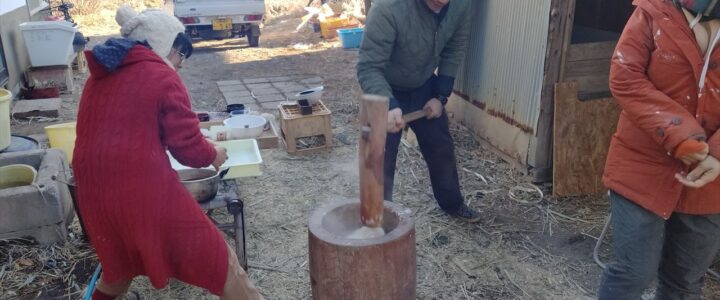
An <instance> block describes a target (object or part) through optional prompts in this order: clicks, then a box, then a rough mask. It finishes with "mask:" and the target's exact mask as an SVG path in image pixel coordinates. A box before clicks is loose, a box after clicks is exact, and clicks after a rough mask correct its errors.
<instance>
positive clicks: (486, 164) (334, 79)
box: [0, 18, 720, 299]
mask: <svg viewBox="0 0 720 300" xmlns="http://www.w3.org/2000/svg"><path fill="white" fill-rule="evenodd" d="M298 22H299V20H297V19H285V20H283V19H282V18H280V19H276V20H275V22H274V24H269V25H267V26H266V27H265V28H264V29H263V36H262V37H261V43H262V47H261V48H248V47H247V46H246V45H247V44H246V41H245V40H244V39H239V40H224V41H203V42H199V43H198V44H197V45H196V47H197V48H196V49H197V50H196V52H195V54H193V56H192V57H191V58H190V59H189V60H187V61H186V62H185V65H184V68H183V69H182V70H181V71H180V73H181V75H182V77H183V79H184V81H185V83H186V84H187V86H188V88H189V91H190V93H191V95H192V98H193V105H194V108H195V109H196V110H222V109H224V107H225V101H224V99H223V96H222V94H221V93H220V91H219V89H218V87H217V85H216V84H215V82H217V81H223V80H233V79H241V78H254V77H268V76H287V75H308V76H309V77H315V76H320V77H322V78H323V79H324V86H325V89H326V90H325V94H324V97H323V98H324V102H325V103H326V105H327V106H328V107H329V109H330V110H332V112H333V115H332V130H333V134H334V137H335V138H334V141H333V144H334V148H333V150H332V151H331V152H329V153H324V154H318V155H314V156H300V157H297V156H290V155H288V154H287V153H286V152H285V150H284V149H276V150H265V151H263V152H262V156H263V160H264V163H263V166H262V170H263V175H262V176H259V177H256V178H251V179H242V180H238V186H239V187H240V190H239V195H240V196H241V198H242V199H243V200H244V201H245V207H246V215H245V219H246V226H247V232H246V239H247V255H248V261H249V265H250V270H249V274H250V278H251V279H252V281H253V282H255V284H256V285H257V287H258V288H259V290H260V291H261V293H262V294H263V295H264V296H265V297H266V298H267V299H309V298H311V296H310V279H309V276H308V275H309V273H308V245H307V222H308V217H309V215H310V213H311V212H312V211H313V209H315V208H316V207H318V206H319V205H320V204H322V203H326V202H328V201H332V200H334V199H337V198H339V197H345V198H354V199H357V198H358V172H357V158H356V149H357V139H358V131H357V128H356V127H357V126H356V125H357V124H356V118H357V114H358V103H357V99H358V96H359V94H360V90H359V86H358V84H357V81H356V78H355V71H354V66H355V63H356V61H357V52H356V51H346V50H343V49H342V48H340V47H339V42H337V41H323V40H321V39H320V38H319V37H318V34H315V33H310V32H304V33H300V34H297V33H293V32H292V31H293V29H294V28H295V26H297V24H298ZM105 38H107V36H93V37H92V41H93V43H98V42H101V41H102V40H104V39H105ZM83 78H84V76H79V77H78V78H77V80H76V82H78V83H81V82H82V81H83V80H84V79H83ZM81 88H82V84H78V86H77V92H76V93H75V95H74V97H70V98H67V99H66V100H65V101H64V104H63V112H62V114H61V119H60V120H56V121H57V122H61V121H68V120H73V119H74V118H75V115H76V112H75V108H76V106H77V97H78V95H79V94H80V91H81ZM48 124H51V123H37V122H33V123H31V124H28V122H16V123H15V124H14V125H13V132H14V133H17V134H42V127H43V126H47V125H48ZM452 134H453V136H454V138H455V142H456V153H457V156H458V169H459V172H460V178H461V184H462V189H463V192H464V194H465V197H466V201H467V203H468V205H470V206H472V207H474V208H476V209H478V210H479V211H480V212H481V213H482V214H483V215H484V216H485V218H484V219H483V221H482V222H480V223H479V224H473V225H470V224H466V223H463V222H461V221H458V220H456V219H453V218H451V217H449V216H448V215H446V214H444V213H443V212H442V211H441V210H440V208H439V207H438V206H437V204H436V202H435V200H434V199H433V197H432V191H431V189H430V183H429V178H428V174H427V171H426V167H425V165H424V162H423V160H422V157H421V155H420V154H419V150H418V149H416V148H414V147H409V146H403V149H402V151H400V154H399V155H400V157H399V162H398V166H399V167H398V174H397V178H396V188H395V190H396V196H395V199H396V201H397V202H399V203H401V204H402V205H405V206H407V207H409V208H410V209H412V211H413V213H414V216H415V226H416V232H417V236H416V241H417V298H418V299H592V298H593V297H594V295H595V293H596V290H597V286H598V281H599V275H600V272H601V269H600V268H599V267H598V266H597V265H596V264H595V263H594V262H593V259H592V249H593V247H594V245H595V243H596V239H597V237H598V236H599V234H600V231H601V229H602V227H603V224H604V222H605V217H606V215H607V208H608V207H607V200H606V198H605V197H601V196H599V197H584V198H570V199H556V198H553V197H551V196H548V194H549V193H550V191H549V188H548V187H547V186H541V187H540V188H541V190H542V191H543V193H544V197H543V198H542V199H540V198H539V197H540V195H539V194H538V193H537V192H528V191H529V190H530V189H528V188H530V187H532V186H530V185H528V183H529V182H530V179H531V177H530V176H528V175H526V174H524V172H521V171H520V170H518V169H517V168H514V167H513V166H512V165H511V164H509V163H507V162H505V161H503V160H502V159H501V158H500V156H498V155H496V154H494V152H493V151H492V150H491V149H490V148H489V147H487V146H486V145H485V144H484V143H483V142H481V141H479V140H478V139H477V138H475V137H474V136H473V135H472V134H471V133H470V132H469V131H468V130H467V129H466V128H464V127H462V126H461V125H458V124H453V125H452ZM39 137H41V136H39ZM518 187H520V189H518ZM523 187H524V188H523ZM537 201H540V202H537ZM535 202H536V203H535ZM218 217H219V218H223V216H222V215H220V216H218ZM224 217H225V218H227V216H224ZM72 229H73V232H74V233H73V235H72V237H71V239H70V241H69V242H67V243H66V244H63V245H57V246H53V247H51V248H39V247H37V246H34V245H33V244H32V243H30V242H27V241H13V242H0V298H2V299H12V298H18V297H19V298H40V299H43V298H44V299H61V298H62V299H77V298H80V295H81V291H82V289H84V288H85V287H86V286H87V283H88V281H89V277H90V276H91V275H92V274H91V273H92V270H93V269H94V267H95V265H96V263H97V261H96V258H95V256H94V254H93V252H92V249H91V248H90V247H89V246H88V245H87V244H85V243H83V242H82V241H81V240H80V239H79V238H78V236H79V234H80V231H79V228H78V226H77V224H74V225H73V227H72ZM608 240H609V239H608ZM228 241H231V242H232V240H231V239H228ZM610 253H611V251H610V249H609V246H608V244H607V243H606V244H604V245H603V247H602V251H601V254H602V255H601V257H602V259H603V260H604V261H608V260H609V259H610V258H611V254H610ZM132 289H133V290H136V291H139V292H140V293H141V294H143V295H144V296H145V297H146V298H147V299H214V298H215V297H212V296H209V295H208V294H207V293H206V292H204V291H202V290H200V289H197V288H193V287H190V286H187V285H185V284H183V283H180V282H171V284H170V285H169V286H168V287H167V288H165V289H163V290H159V291H158V290H154V289H152V288H151V287H150V285H149V283H148V281H147V280H146V279H145V278H138V279H137V280H135V282H134V284H133V287H132ZM651 294H652V293H651V292H649V293H648V295H647V297H648V299H650V298H649V297H651ZM705 298H706V299H718V298H720V285H718V283H717V282H716V281H713V280H710V279H709V280H707V284H706V289H705Z"/></svg>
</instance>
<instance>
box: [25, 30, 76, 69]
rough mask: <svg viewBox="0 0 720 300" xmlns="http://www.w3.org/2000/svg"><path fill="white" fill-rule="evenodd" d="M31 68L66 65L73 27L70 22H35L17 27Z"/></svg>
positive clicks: (68, 58)
mask: <svg viewBox="0 0 720 300" xmlns="http://www.w3.org/2000/svg"><path fill="white" fill-rule="evenodd" d="M18 27H19V28H20V31H21V32H22V35H23V38H24V40H25V47H26V48H27V51H28V55H29V56H30V64H31V65H32V66H33V67H43V66H61V65H68V64H69V63H70V59H71V58H72V55H73V45H72V43H73V39H74V38H75V32H76V29H75V27H73V26H72V24H71V23H70V22H61V21H37V22H25V23H22V24H20V25H18Z"/></svg>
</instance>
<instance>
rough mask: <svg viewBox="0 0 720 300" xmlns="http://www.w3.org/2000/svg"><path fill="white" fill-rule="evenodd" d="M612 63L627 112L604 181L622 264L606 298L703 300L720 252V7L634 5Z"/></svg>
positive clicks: (602, 294)
mask: <svg viewBox="0 0 720 300" xmlns="http://www.w3.org/2000/svg"><path fill="white" fill-rule="evenodd" d="M633 3H634V5H636V6H637V8H636V10H635V12H634V13H633V15H632V16H631V18H630V20H629V21H628V23H627V25H626V27H625V30H624V31H623V33H622V36H621V37H620V40H619V42H618V45H617V48H616V49H615V53H614V54H613V57H612V65H611V70H610V89H611V90H612V93H613V96H614V97H615V99H616V100H617V102H618V103H619V104H620V106H621V108H622V110H623V111H622V114H621V115H620V120H619V121H618V126H617V132H616V133H615V135H614V136H613V139H612V143H611V145H610V150H609V153H608V159H607V163H606V165H605V174H604V177H603V182H604V183H605V185H606V186H607V187H608V188H609V189H610V201H611V212H612V225H613V242H614V251H615V261H613V262H612V263H611V264H609V265H608V266H607V268H606V269H605V271H604V273H603V276H602V281H601V284H600V291H599V298H600V299H613V300H617V299H640V298H641V295H642V294H643V292H644V291H645V289H646V288H647V287H648V286H649V285H650V283H651V282H652V281H653V280H654V279H655V278H657V279H658V290H657V292H656V296H657V299H700V297H701V295H702V287H703V277H704V274H705V272H706V270H707V268H708V267H709V266H710V265H711V264H712V262H713V259H714V258H715V255H716V254H717V253H718V250H719V249H720V238H718V236H720V181H718V180H717V177H718V174H720V161H718V158H720V131H718V129H720V69H718V64H720V49H718V48H720V47H718V46H717V44H718V41H720V18H718V17H720V6H719V5H718V4H717V1H710V0H674V1H671V0H636V1H634V2H633Z"/></svg>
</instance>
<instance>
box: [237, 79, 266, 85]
mask: <svg viewBox="0 0 720 300" xmlns="http://www.w3.org/2000/svg"><path fill="white" fill-rule="evenodd" d="M243 82H245V84H253V83H267V82H270V79H268V78H247V79H243Z"/></svg>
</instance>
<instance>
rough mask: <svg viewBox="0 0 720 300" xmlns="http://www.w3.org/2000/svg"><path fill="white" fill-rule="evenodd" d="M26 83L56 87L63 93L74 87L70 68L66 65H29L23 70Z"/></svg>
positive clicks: (34, 85)
mask: <svg viewBox="0 0 720 300" xmlns="http://www.w3.org/2000/svg"><path fill="white" fill-rule="evenodd" d="M25 78H26V79H27V82H28V85H29V86H32V87H35V88H48V87H58V88H59V89H60V92H61V93H63V94H72V93H73V90H74V89H75V86H74V82H73V72H72V68H71V67H70V66H69V65H68V66H64V65H63V66H48V67H30V68H29V69H28V70H27V71H26V72H25Z"/></svg>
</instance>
